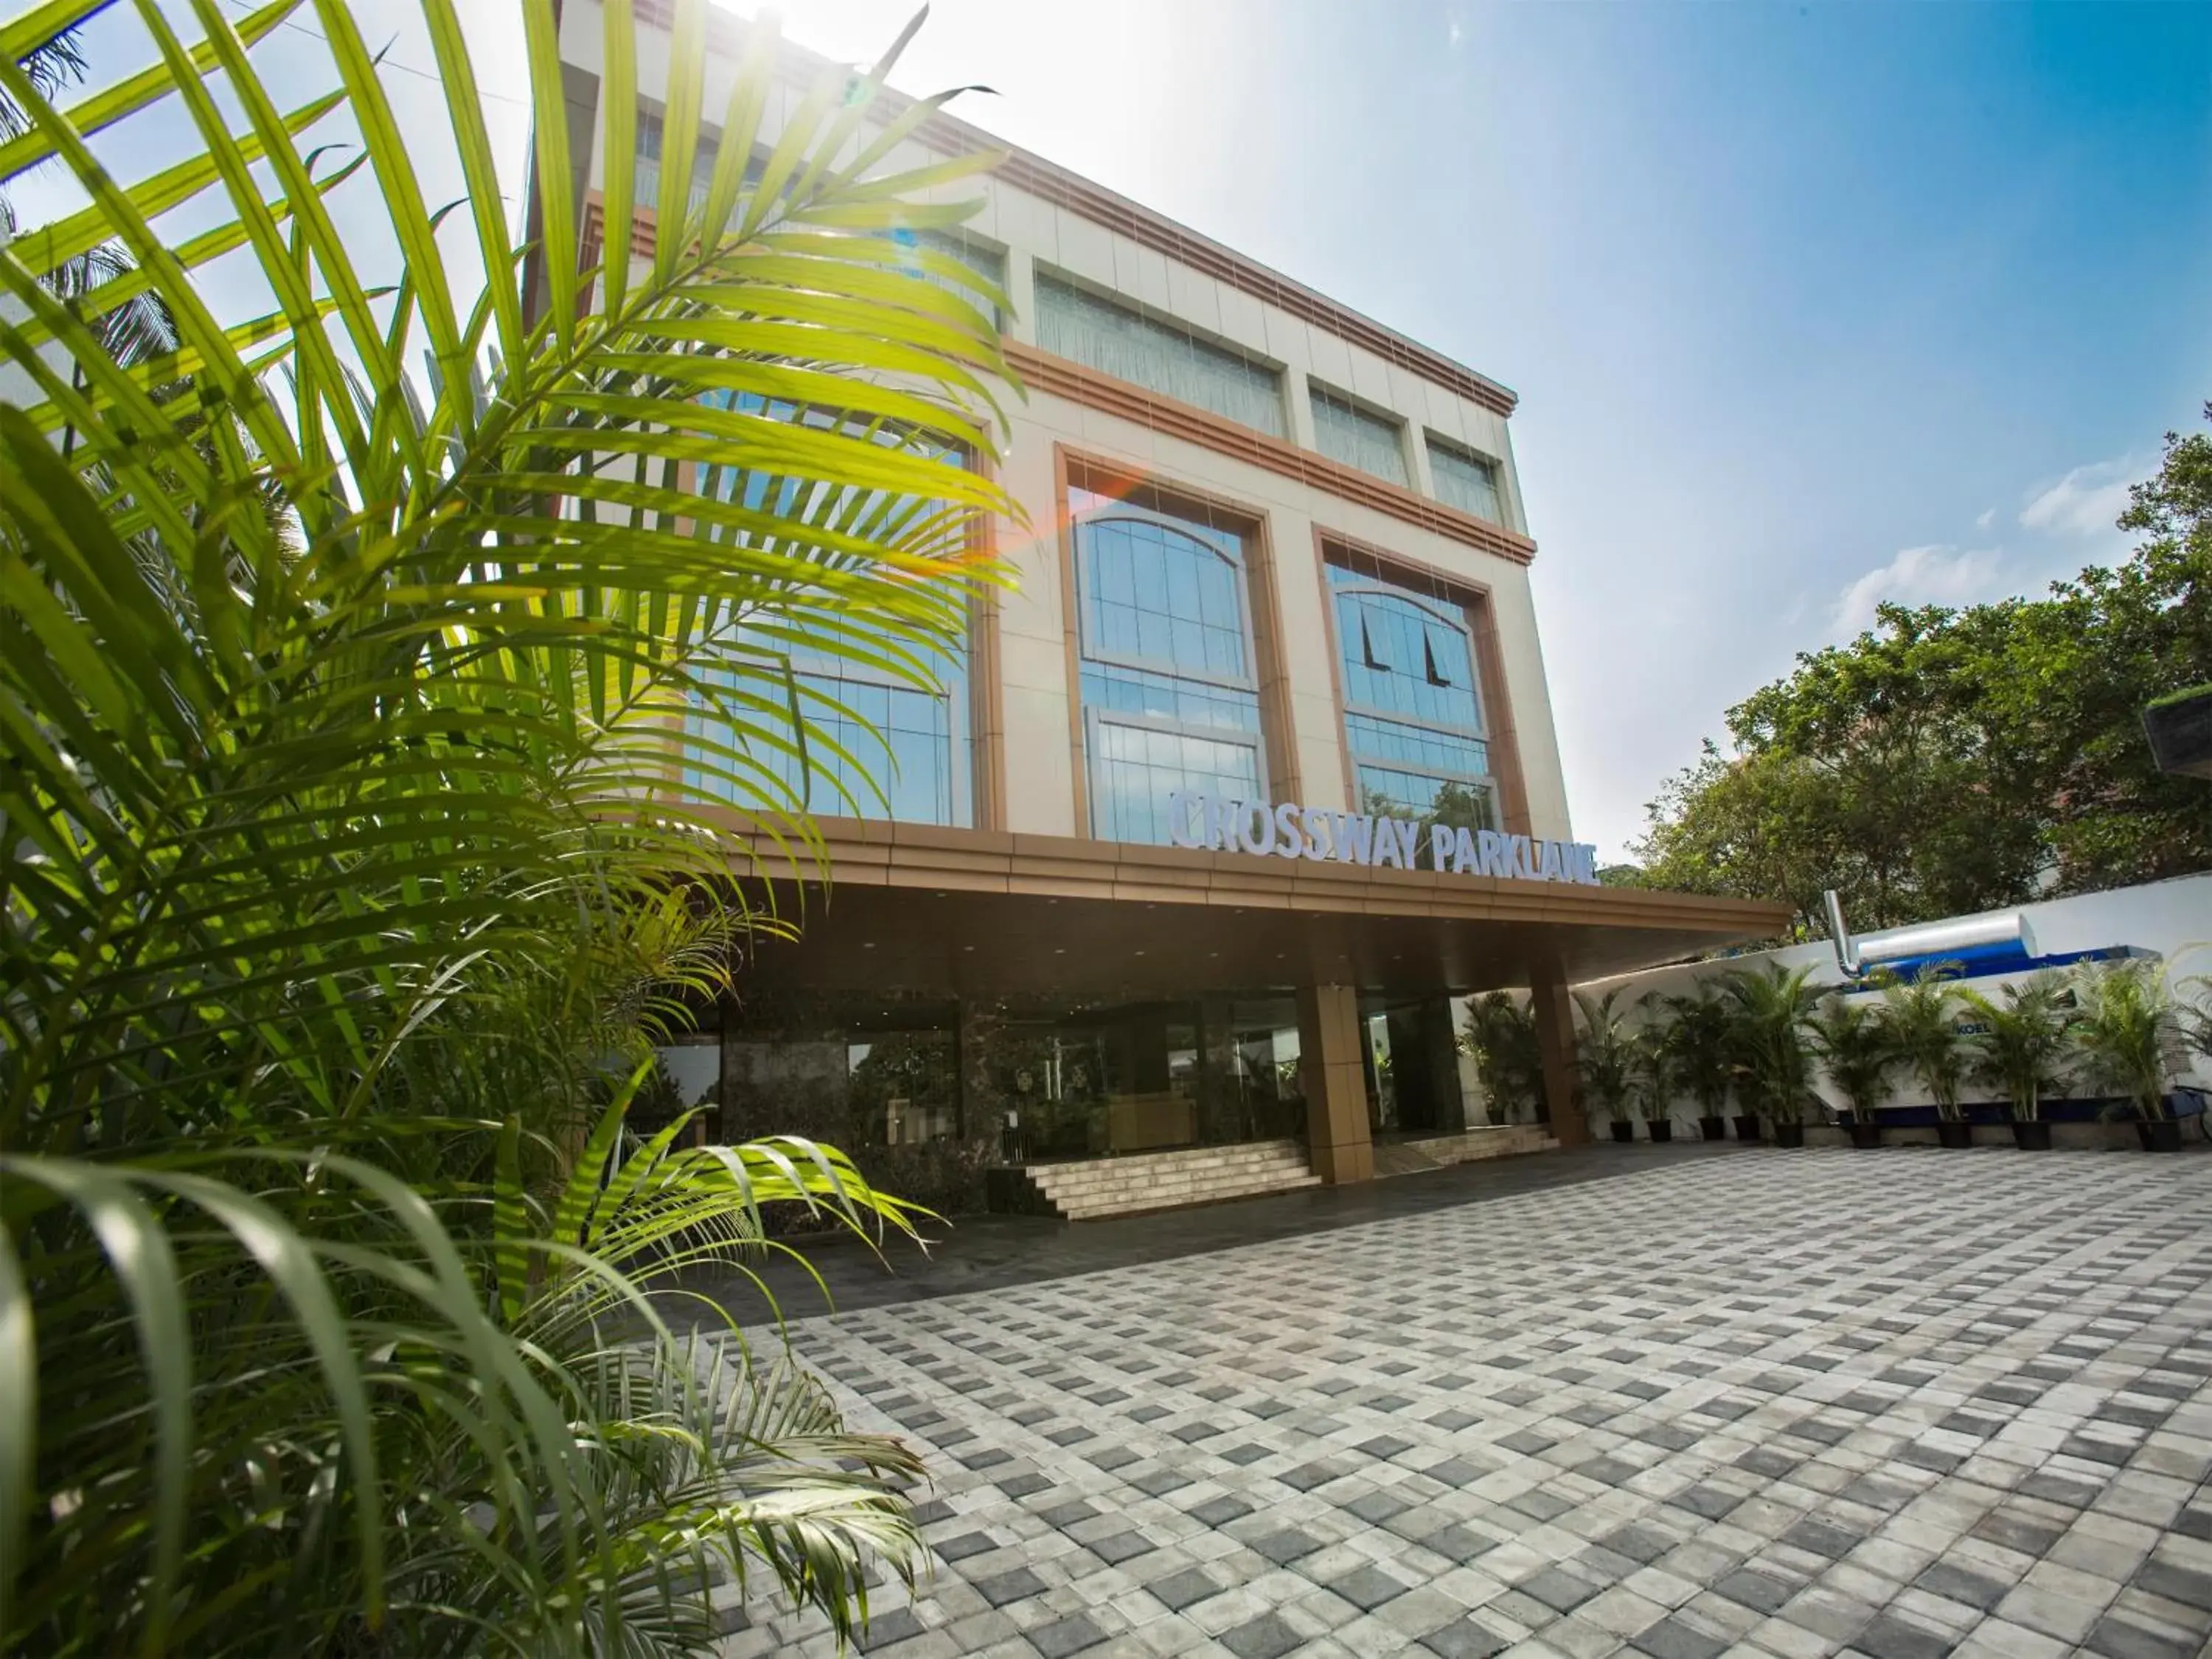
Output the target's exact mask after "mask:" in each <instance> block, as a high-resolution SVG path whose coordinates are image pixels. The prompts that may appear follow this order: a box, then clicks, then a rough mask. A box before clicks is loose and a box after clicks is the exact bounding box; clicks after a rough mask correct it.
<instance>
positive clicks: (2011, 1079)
mask: <svg viewBox="0 0 2212 1659" xmlns="http://www.w3.org/2000/svg"><path fill="white" fill-rule="evenodd" d="M2065 997H2066V982H2065V981H2064V980H2063V979H2062V978H2061V977H2060V976H2059V975H2057V974H2055V973H2040V974H2032V975H2029V976H2028V977H2027V979H2024V980H2022V981H2020V982H2018V983H2017V984H2013V985H2008V986H2006V987H2004V990H2003V994H2002V997H2001V998H1991V997H1988V996H1984V994H1982V993H1981V992H1979V991H1976V990H1973V989H1971V988H1968V987H1961V988H1960V992H1959V1000H1960V1003H1961V1004H1963V1005H1964V1006H1965V1007H1966V1010H1967V1012H1970V1013H1971V1014H1972V1016H1973V1018H1974V1023H1975V1024H1978V1025H1979V1026H1980V1027H1981V1028H1982V1029H1981V1030H1979V1031H1977V1032H1975V1033H1973V1034H1972V1036H1970V1037H1969V1038H1968V1039H1967V1043H1968V1048H1969V1051H1970V1053H1971V1054H1972V1073H1973V1075H1974V1076H1975V1078H1976V1079H1978V1080H1980V1081H1981V1082H1983V1083H1985V1084H1988V1085H1990V1086H1991V1087H1994V1088H1997V1089H2002V1091H2004V1097H2005V1099H2006V1101H2007V1103H2009V1105H2010V1106H2011V1108H2012V1115H2013V1116H2014V1117H2015V1119H2016V1120H2018V1121H2021V1122H2033V1121H2034V1120H2035V1119H2036V1118H2037V1117H2038V1116H2039V1115H2041V1113H2042V1109H2043V1096H2044V1093H2045V1091H2046V1090H2049V1089H2051V1088H2052V1087H2054V1086H2056V1085H2057V1082H2058V1080H2059V1079H2060V1078H2061V1076H2062V1074H2063V1071H2064V1067H2065V1061H2066V1058H2067V1053H2068V1048H2069V1041H2070V1033H2069V1026H2070V1024H2071V1011H2070V1010H2069V1008H2068V1007H2067V1006H2066V1004H2065Z"/></svg>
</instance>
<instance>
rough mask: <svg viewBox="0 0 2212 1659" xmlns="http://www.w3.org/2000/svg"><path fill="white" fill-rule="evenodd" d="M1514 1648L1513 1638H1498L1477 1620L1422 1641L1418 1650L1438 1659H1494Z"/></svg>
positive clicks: (1455, 1625) (1431, 1633) (1470, 1619)
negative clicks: (1422, 1650)
mask: <svg viewBox="0 0 2212 1659" xmlns="http://www.w3.org/2000/svg"><path fill="white" fill-rule="evenodd" d="M1513 1645H1514V1638H1511V1637H1509V1636H1501V1635H1499V1634H1498V1632H1497V1631H1495V1630H1493V1629H1492V1627H1491V1626H1488V1625H1486V1624H1485V1623H1484V1622H1483V1621H1482V1620H1480V1619H1478V1618H1468V1619H1462V1620H1459V1621H1458V1622H1456V1623H1455V1624H1450V1625H1446V1626H1444V1627H1443V1629H1442V1630H1435V1631H1431V1632H1429V1633H1428V1634H1427V1635H1426V1636H1424V1637H1423V1638H1421V1646H1422V1647H1424V1648H1425V1649H1427V1650H1428V1651H1430V1652H1431V1653H1433V1654H1435V1655H1437V1659H1495V1656H1497V1655H1498V1654H1501V1653H1503V1652H1504V1651H1505V1650H1507V1649H1508V1648H1510V1647H1512V1646H1513Z"/></svg>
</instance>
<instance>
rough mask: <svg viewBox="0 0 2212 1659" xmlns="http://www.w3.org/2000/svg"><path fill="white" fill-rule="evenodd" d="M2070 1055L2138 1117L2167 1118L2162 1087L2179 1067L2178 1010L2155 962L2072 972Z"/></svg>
mask: <svg viewBox="0 0 2212 1659" xmlns="http://www.w3.org/2000/svg"><path fill="white" fill-rule="evenodd" d="M2074 994H2075V1000H2076V1002H2077V1004H2078V1006H2077V1009H2076V1012H2075V1016H2074V1020H2073V1026H2072V1031H2073V1039H2074V1053H2075V1058H2076V1059H2077V1060H2078V1061H2079V1063H2080V1065H2081V1069H2082V1071H2083V1072H2084V1073H2087V1076H2088V1077H2089V1079H2091V1081H2092V1082H2093V1083H2094V1084H2095V1085H2097V1086H2099V1087H2100V1088H2104V1089H2109V1090H2111V1091H2112V1092H2113V1093H2114V1094H2117V1095H2120V1096H2123V1097H2125V1098H2126V1100H2127V1101H2128V1103H2130V1105H2132V1106H2133V1107H2134V1108H2135V1109H2136V1114H2137V1115H2139V1116H2142V1117H2143V1118H2145V1119H2150V1118H2160V1117H2164V1116H2165V1115H2166V1084H2167V1081H2168V1079H2170V1077H2171V1076H2172V1073H2174V1072H2176V1071H2178V1070H2179V1069H2180V1062H2181V1058H2182V1054H2181V1048H2182V1041H2183V1036H2182V1031H2183V1027H2182V1019H2181V1011H2180V1009H2179V1007H2178V1006H2177V1005H2176V1003H2175V1000H2174V997H2173V994H2172V987H2170V986H2169V985H2168V984H2167V983H2166V975H2165V974H2164V972H2163V971H2162V970H2161V969H2160V967H2159V966H2158V964H2157V963H2153V962H2148V961H2144V960H2142V959H2140V958H2129V959H2126V960H2124V961H2120V962H2112V963H2083V964H2082V965H2081V968H2080V969H2077V970H2076V972H2075V979H2074Z"/></svg>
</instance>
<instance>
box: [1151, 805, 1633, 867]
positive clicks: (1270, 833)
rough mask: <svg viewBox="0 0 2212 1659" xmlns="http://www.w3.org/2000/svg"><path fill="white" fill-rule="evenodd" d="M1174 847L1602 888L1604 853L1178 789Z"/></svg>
mask: <svg viewBox="0 0 2212 1659" xmlns="http://www.w3.org/2000/svg"><path fill="white" fill-rule="evenodd" d="M1168 840H1169V842H1170V844H1172V845H1174V846H1176V847H1203V848H1207V849H1209V850H1211V851H1213V852H1222V853H1250V854H1255V855H1258V856H1262V857H1264V856H1266V855H1267V854H1273V855H1274V856H1275V857H1277V858H1279V859H1311V860H1314V861H1315V862H1316V863H1330V862H1334V863H1338V864H1360V865H1365V866H1368V867H1369V868H1370V869H1390V870H1418V869H1420V868H1423V867H1424V866H1425V867H1427V868H1429V869H1432V870H1449V871H1450V872H1451V873H1452V874H1454V875H1455V876H1496V877H1498V878H1501V879H1503V880H1506V881H1571V882H1574V883H1577V884H1579V885H1581V886H1584V887H1595V886H1596V885H1597V884H1598V879H1597V848H1595V847H1593V846H1590V845H1589V844H1588V843H1586V842H1568V841H1539V840H1534V839H1532V838H1530V837H1529V836H1508V835H1503V834H1500V833H1499V832H1498V830H1495V829H1453V828H1452V827H1451V826H1450V825H1449V824H1443V823H1438V824H1431V825H1430V826H1428V827H1427V828H1426V829H1424V828H1423V827H1422V826H1421V825H1420V824H1419V823H1414V822H1413V820H1412V819H1410V818H1386V817H1374V816H1371V815H1370V814H1369V813H1365V812H1337V811H1330V810H1328V808H1326V807H1321V806H1299V805H1294V804H1292V803H1291V802H1289V801H1285V802H1284V803H1283V804H1282V805H1268V804H1267V802H1266V801H1252V800H1233V799H1230V798H1229V797H1227V796H1224V795H1204V794H1200V793H1198V792H1196V791H1195V790H1190V789H1176V790H1171V791H1170V792H1169V794H1168Z"/></svg>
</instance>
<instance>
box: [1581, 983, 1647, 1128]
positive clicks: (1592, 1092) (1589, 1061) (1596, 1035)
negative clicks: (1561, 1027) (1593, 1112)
mask: <svg viewBox="0 0 2212 1659" xmlns="http://www.w3.org/2000/svg"><path fill="white" fill-rule="evenodd" d="M1620 995H1621V994H1620V992H1619V991H1617V990H1616V991H1607V993H1606V994H1604V995H1603V996H1593V995H1592V994H1590V993H1589V992H1587V991H1577V992H1575V993H1574V999H1575V1011H1576V1012H1577V1014H1579V1015H1580V1016H1581V1020H1580V1024H1579V1026H1578V1028H1577V1030H1576V1032H1575V1072H1576V1074H1577V1076H1578V1077H1579V1078H1580V1079H1581V1080H1582V1085H1583V1095H1584V1097H1586V1098H1588V1099H1589V1102H1590V1103H1592V1104H1593V1105H1595V1106H1596V1107H1597V1109H1599V1110H1600V1111H1601V1112H1603V1113H1604V1114H1605V1115H1607V1117H1609V1118H1611V1119H1612V1120H1613V1121H1614V1122H1616V1123H1626V1122H1628V1121H1631V1119H1632V1116H1633V1097H1634V1091H1635V1086H1636V1075H1637V1068H1638V1042H1637V1039H1636V1037H1635V1036H1634V1035H1633V1034H1632V1031H1631V1030H1630V1029H1629V1026H1628V1023H1627V1019H1626V1015H1625V1014H1624V1012H1623V1011H1622V1010H1621V1009H1620V1006H1619V1004H1620Z"/></svg>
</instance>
